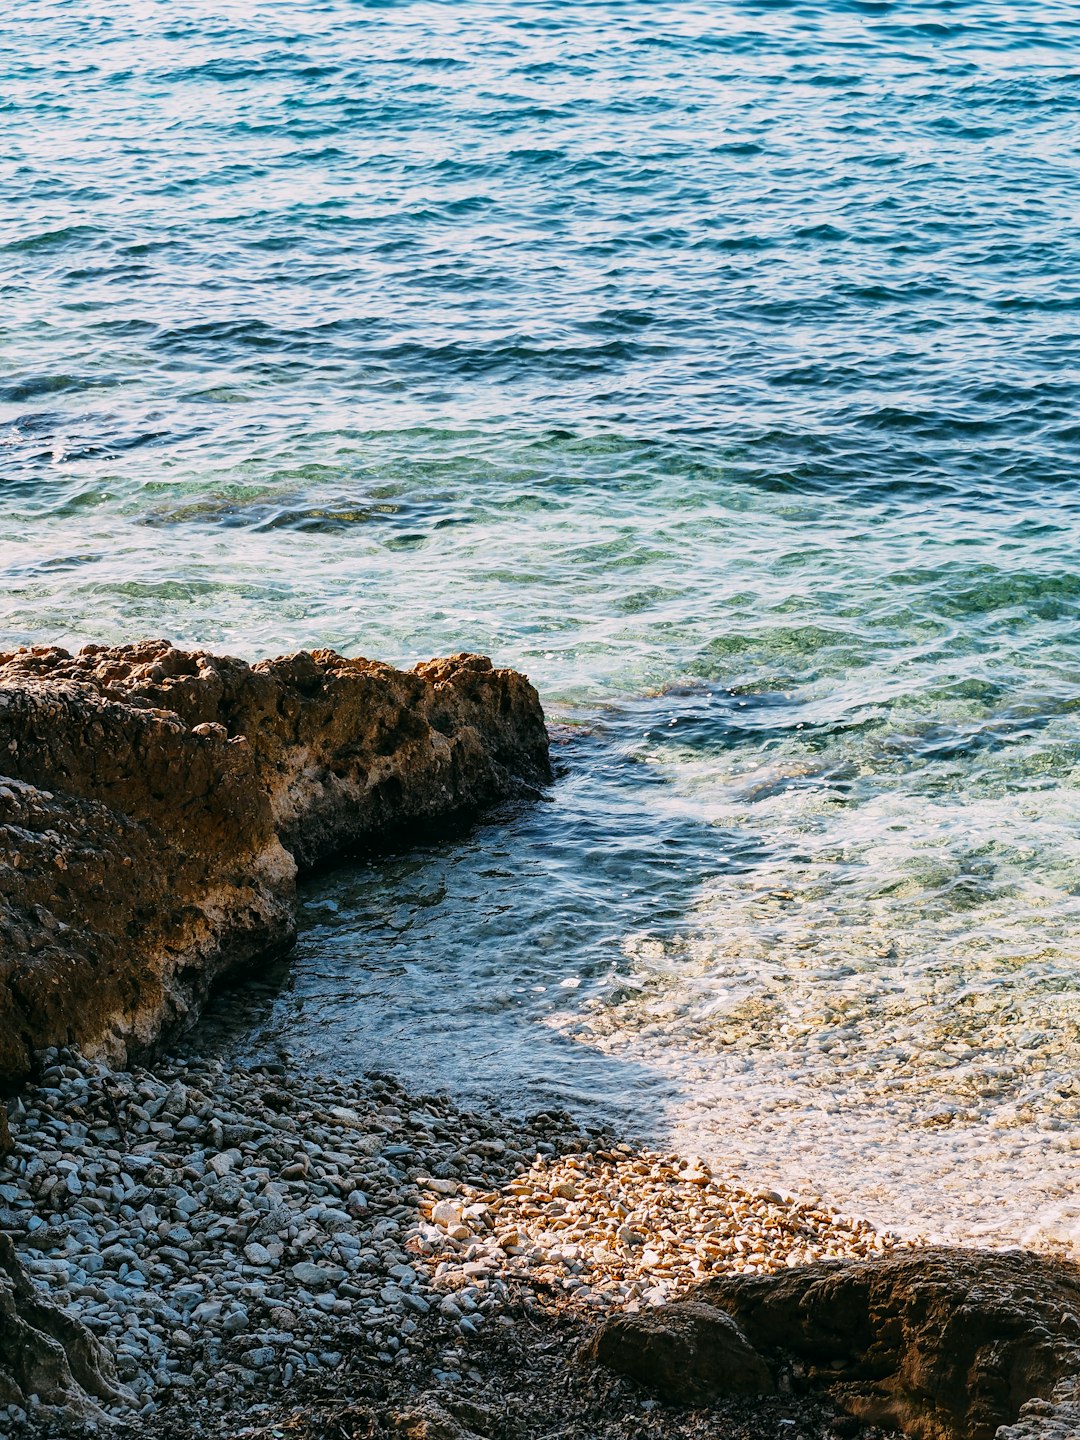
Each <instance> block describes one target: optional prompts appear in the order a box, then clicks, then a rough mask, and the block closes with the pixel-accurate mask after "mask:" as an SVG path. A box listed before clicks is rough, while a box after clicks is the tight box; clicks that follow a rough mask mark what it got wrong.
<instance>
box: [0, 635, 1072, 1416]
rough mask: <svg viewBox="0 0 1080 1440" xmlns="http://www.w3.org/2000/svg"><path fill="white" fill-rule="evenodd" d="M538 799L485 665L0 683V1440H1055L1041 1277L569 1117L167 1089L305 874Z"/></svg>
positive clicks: (540, 758)
mask: <svg viewBox="0 0 1080 1440" xmlns="http://www.w3.org/2000/svg"><path fill="white" fill-rule="evenodd" d="M549 776H550V767H549V759H548V741H547V734H546V730H545V727H544V719H543V712H542V710H541V707H540V702H539V698H538V697H537V695H536V692H535V690H533V688H532V686H530V685H529V683H528V681H527V680H526V679H525V678H524V677H523V676H521V675H518V674H516V673H515V672H513V671H506V670H495V669H494V668H493V667H492V666H491V663H490V661H488V660H486V659H485V658H483V657H480V656H469V655H460V656H454V657H451V658H450V659H448V660H442V661H432V662H430V663H429V664H427V665H421V666H418V667H416V669H415V670H413V671H411V672H402V671H397V670H394V669H392V667H389V666H385V665H380V664H378V663H376V662H371V661H367V660H348V659H345V658H343V657H341V656H339V655H336V654H334V653H333V652H330V651H316V652H313V653H311V654H307V653H301V654H298V655H293V656H286V657H283V658H281V659H279V660H274V661H266V662H262V663H261V664H258V665H254V666H250V665H247V664H246V663H245V662H243V661H239V660H233V659H229V658H227V657H220V656H213V655H209V654H207V653H205V652H201V651H195V652H187V651H181V650H177V649H175V648H174V647H172V646H171V645H169V644H168V643H167V642H164V641H153V642H146V643H144V644H142V645H137V646H128V647H120V648H116V649H103V648H101V647H96V646H89V647H86V649H84V650H83V651H82V652H80V653H79V655H77V656H72V655H70V654H68V653H67V652H66V651H63V650H59V649H56V648H37V649H24V650H20V651H17V652H13V653H12V654H8V655H0V1092H2V1091H4V1090H6V1091H7V1093H9V1094H12V1093H14V1092H16V1091H17V1092H18V1093H17V1095H16V1098H15V1099H14V1100H13V1101H12V1104H11V1132H10V1134H8V1133H7V1130H6V1127H0V1151H3V1152H6V1153H5V1156H4V1158H3V1160H2V1161H0V1432H2V1433H8V1432H9V1431H10V1433H11V1434H13V1435H14V1434H17V1433H22V1432H25V1433H26V1434H27V1435H32V1436H41V1437H44V1436H48V1437H68V1436H74V1435H76V1434H79V1433H84V1434H85V1433H95V1432H96V1433H102V1432H109V1433H123V1434H128V1433H130V1434H137V1435H140V1436H144V1435H145V1436H148V1437H151V1440H153V1437H161V1440H165V1437H166V1436H167V1437H168V1440H188V1437H190V1440H204V1437H209V1436H211V1435H213V1436H214V1437H215V1440H216V1437H221V1436H229V1435H236V1436H246V1437H250V1440H256V1437H271V1436H273V1437H280V1440H285V1437H288V1436H293V1437H297V1440H316V1437H318V1440H322V1437H324V1436H326V1437H329V1436H331V1435H332V1436H334V1437H335V1440H338V1437H345V1440H361V1437H364V1440H367V1437H393V1436H398V1437H404V1440H557V1437H564V1436H565V1437H568V1440H587V1437H588V1440H604V1437H607V1440H624V1437H625V1440H629V1437H631V1436H634V1437H637V1436H642V1437H646V1440H651V1437H656V1440H660V1437H661V1436H664V1437H678V1440H683V1437H685V1440H720V1437H721V1436H723V1437H725V1440H750V1437H755V1440H760V1437H772V1436H775V1437H777V1440H779V1437H786V1440H831V1437H834V1436H835V1437H839V1436H848V1437H852V1436H862V1437H866V1440H869V1437H871V1436H874V1435H879V1434H881V1433H883V1432H882V1430H880V1429H878V1428H875V1427H885V1429H886V1430H888V1429H889V1427H895V1428H897V1429H900V1430H902V1431H903V1433H904V1434H907V1435H910V1436H913V1437H916V1440H993V1437H995V1436H996V1437H997V1440H1029V1437H1033V1436H1036V1435H1040V1436H1047V1437H1055V1440H1057V1437H1060V1440H1066V1437H1070V1436H1072V1437H1075V1436H1076V1435H1077V1434H1078V1433H1080V1318H1078V1317H1080V1269H1078V1267H1077V1266H1075V1265H1073V1264H1071V1263H1069V1262H1067V1261H1065V1260H1055V1259H1051V1258H1048V1257H1045V1256H1039V1255H1035V1254H1029V1253H1024V1252H1007V1253H1002V1254H994V1253H989V1252H979V1251H974V1250H934V1249H925V1248H919V1247H913V1246H912V1244H911V1242H909V1241H905V1240H903V1239H901V1238H900V1237H898V1236H894V1235H887V1234H881V1233H879V1232H877V1231H876V1230H874V1228H873V1227H872V1226H870V1225H868V1224H866V1223H865V1222H859V1221H854V1220H851V1219H845V1218H844V1217H842V1216H840V1215H837V1214H836V1213H834V1212H832V1211H830V1210H827V1209H824V1208H822V1207H821V1206H820V1205H815V1204H811V1203H807V1202H802V1201H800V1200H798V1199H797V1198H796V1197H794V1196H789V1195H786V1194H782V1193H779V1192H776V1191H761V1192H754V1191H753V1190H749V1189H747V1188H745V1187H744V1186H742V1185H740V1184H738V1183H736V1182H735V1181H734V1180H733V1179H731V1178H730V1177H724V1176H722V1175H718V1174H714V1173H713V1171H712V1170H711V1169H710V1167H709V1165H708V1164H706V1163H705V1162H704V1161H702V1160H700V1159H696V1158H694V1157H678V1156H673V1155H664V1154H661V1153H658V1152H656V1151H653V1150H649V1149H647V1148H644V1147H641V1146H639V1145H635V1144H633V1143H631V1142H630V1141H628V1140H627V1139H625V1138H623V1137H616V1136H611V1135H606V1134H602V1133H595V1132H587V1131H583V1130H581V1129H580V1128H579V1127H578V1126H577V1125H575V1123H574V1122H573V1120H572V1119H571V1118H570V1117H569V1116H567V1115H563V1114H541V1115H537V1116H534V1117H532V1118H531V1119H529V1120H526V1121H511V1120H509V1119H507V1118H506V1117H503V1116H499V1115H495V1114H480V1113H475V1112H469V1111H465V1110H463V1109H461V1108H460V1107H458V1106H456V1105H455V1104H453V1102H452V1101H451V1100H450V1099H449V1098H447V1097H440V1096H420V1095H410V1094H408V1093H406V1092H405V1091H404V1090H403V1089H402V1088H401V1086H400V1085H398V1084H397V1083H396V1082H395V1081H394V1080H393V1079H391V1078H390V1077H387V1076H381V1075H369V1076H367V1077H365V1078H364V1079H362V1080H359V1081H355V1082H346V1081H342V1080H338V1079H334V1078H327V1077H311V1076H304V1077H297V1076H295V1075H293V1074H291V1073H290V1071H289V1068H288V1066H287V1064H286V1063H285V1062H282V1063H280V1064H273V1065H262V1066H256V1067H252V1068H249V1069H242V1068H239V1069H225V1068H224V1067H223V1066H222V1065H221V1064H220V1063H219V1062H216V1061H213V1060H199V1059H190V1058H187V1059H183V1058H177V1057H175V1056H174V1057H172V1058H162V1056H161V1048H160V1047H161V1042H162V1037H166V1036H169V1035H172V1034H174V1033H175V1032H176V1031H177V1030H179V1029H182V1028H183V1027H184V1026H185V1024H187V1023H189V1022H190V1021H191V1019H192V1018H193V1017H194V1016H195V1015H196V1014H197V1013H198V1010H199V1007H200V1005H201V1003H202V1000H203V999H204V998H205V996H206V995H207V994H208V993H209V991H210V989H211V988H212V987H213V986H214V985H215V984H217V983H218V982H219V981H220V980H221V978H222V977H224V976H226V975H228V974H230V973H232V972H234V971H235V970H237V969H238V968H240V967H242V966H246V965H250V964H253V963H257V962H258V961H259V960H260V959H261V958H263V957H266V956H269V955H272V954H274V953H276V952H278V951H280V950H283V949H285V948H287V947H288V945H289V944H290V943H291V940H292V936H293V930H294V917H293V903H294V887H295V881H296V876H297V874H298V873H300V872H302V871H303V870H306V869H311V868H313V867H316V866H319V865H322V864H325V863H328V862H329V861H330V860H331V859H333V858H334V857H335V856H338V855H341V854H345V853H348V852H350V851H356V850H360V849H364V848H370V847H375V846H380V845H385V844H387V843H388V842H392V841H393V840H395V839H396V838H398V837H403V836H406V835H409V834H412V835H417V834H420V835H429V834H431V833H432V831H433V830H434V829H437V828H445V827H446V826H449V825H452V824H455V823H458V822H460V821H461V820H462V819H463V818H466V817H471V816H474V815H476V814H478V813H480V812H481V811H482V810H484V809H485V808H487V807H489V806H491V805H496V804H499V803H500V802H503V801H505V800H507V799H510V798H513V797H514V796H520V795H526V794H531V795H535V794H536V793H537V789H538V787H540V786H542V785H543V784H544V783H545V781H546V780H547V779H548V778H549ZM155 1054H156V1055H157V1057H158V1058H156V1059H154V1058H152V1057H153V1056H154V1055H155ZM140 1058H142V1059H143V1060H144V1061H145V1062H146V1063H145V1064H144V1065H143V1066H140V1065H139V1064H138V1063H137V1062H138V1060H139V1059H140ZM123 1066H126V1067H127V1068H126V1069H125V1068H118V1067H123ZM0 1114H2V1111H0Z"/></svg>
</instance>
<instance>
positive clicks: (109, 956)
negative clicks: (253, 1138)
mask: <svg viewBox="0 0 1080 1440" xmlns="http://www.w3.org/2000/svg"><path fill="white" fill-rule="evenodd" d="M549 773H550V772H549V767H548V752H547V735H546V731H545V728H544V721H543V712H542V710H541V708H540V703H539V699H538V697H537V695H536V691H535V690H534V689H533V687H532V686H531V685H530V684H529V683H528V681H527V680H526V679H525V678H524V677H523V676H521V675H518V674H516V673H515V672H513V671H509V670H494V669H493V668H492V666H491V663H490V661H488V660H486V659H484V658H483V657H480V656H475V655H458V656H454V657H452V658H451V659H448V660H436V661H431V662H430V663H429V664H426V665H421V666H418V667H417V668H416V669H415V670H413V671H411V672H408V673H404V672H402V671H398V670H395V669H393V668H392V667H391V666H388V665H382V664H378V663H376V662H373V661H368V660H348V659H344V658H343V657H342V656H340V655H336V654H334V653H333V652H332V651H316V652H315V653H313V654H307V653H301V654H298V655H291V656H286V657H284V658H282V659H278V660H270V661H265V662H262V663H261V664H258V665H248V664H246V663H245V662H244V661H241V660H235V659H230V658H226V657H221V656H214V655H209V654H206V653H203V652H189V651H182V650H177V649H174V648H173V647H172V646H170V645H168V644H167V643H166V642H164V641H151V642H147V643H144V644H140V645H133V646H125V647H121V648H117V649H103V648H101V647H97V646H88V647H87V648H86V649H85V650H83V651H81V652H80V653H79V654H78V655H74V656H73V655H70V654H68V652H67V651H64V650H60V649H56V648H42V649H29V650H20V651H16V652H15V653H13V654H10V655H0V1084H7V1085H9V1086H10V1085H11V1084H14V1083H17V1082H18V1081H19V1080H21V1079H22V1078H23V1077H24V1076H25V1075H26V1074H27V1072H28V1069H29V1067H30V1063H31V1056H32V1053H33V1051H34V1050H35V1049H36V1048H38V1047H43V1046H51V1045H66V1044H77V1045H81V1046H82V1047H83V1048H85V1049H87V1050H88V1051H89V1052H91V1053H94V1052H98V1053H104V1054H106V1055H108V1056H109V1057H110V1058H111V1059H113V1060H122V1059H123V1058H124V1057H125V1055H126V1054H127V1053H128V1052H129V1051H132V1050H138V1049H142V1048H144V1047H145V1046H147V1045H148V1044H150V1043H151V1042H152V1041H153V1040H154V1039H155V1038H156V1036H157V1035H158V1034H159V1033H161V1031H162V1030H168V1029H170V1028H174V1027H175V1026H176V1025H177V1024H178V1023H180V1022H182V1021H183V1020H184V1019H185V1018H186V1017H188V1016H190V1015H191V1014H192V1013H193V1012H194V1011H195V1010H196V1009H197V1008H198V1005H199V1003H200V1002H201V1000H202V999H203V998H204V996H205V995H206V993H207V992H208V990H209V988H210V987H211V986H212V985H213V984H214V983H215V981H217V980H218V979H219V978H220V977H221V976H222V975H223V974H224V973H225V972H227V971H229V970H232V969H235V968H237V967H239V966H243V965H246V964H250V963H251V962H252V961H253V960H255V959H256V958H258V957H261V956H265V955H268V954H272V953H275V952H280V951H281V950H283V949H285V948H286V947H287V946H288V945H289V944H290V943H291V940H292V938H293V933H294V919H293V898H294V885H295V877H296V873H297V868H298V867H299V868H300V869H308V868H311V867H312V866H315V865H319V864H322V863H325V862H327V861H328V860H330V859H331V858H333V857H334V856H337V855H340V854H342V853H343V852H346V851H349V850H356V849H359V848H361V847H368V846H378V845H385V844H386V843H388V842H389V841H391V840H393V839H395V838H397V837H399V836H401V835H405V834H410V833H411V834H414V835H415V834H418V833H421V834H422V833H430V832H431V831H432V830H433V829H434V828H435V827H440V826H445V825H447V824H448V823H450V822H451V821H455V820H457V819H459V818H461V817H465V816H471V815H475V814H477V813H478V812H479V811H481V810H483V809H484V808H486V807H488V806H490V805H492V804H495V803H497V802H499V801H501V800H505V799H507V798H508V797H511V796H513V795H515V794H520V793H523V792H527V793H535V787H536V786H538V785H540V784H542V783H543V782H544V781H545V780H546V779H547V778H548V777H549Z"/></svg>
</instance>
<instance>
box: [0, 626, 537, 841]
mask: <svg viewBox="0 0 1080 1440" xmlns="http://www.w3.org/2000/svg"><path fill="white" fill-rule="evenodd" d="M35 681H36V682H41V681H45V682H47V684H48V686H49V690H50V692H53V693H55V692H56V690H57V687H60V689H61V692H62V693H63V692H66V690H67V687H69V686H72V685H74V686H77V687H79V693H80V694H82V695H85V694H86V693H87V692H88V691H92V692H94V693H95V694H96V695H97V696H99V697H100V698H101V699H102V700H103V701H111V702H113V703H116V704H119V705H121V706H123V707H138V708H141V709H143V710H144V711H150V712H151V713H152V712H153V711H155V710H156V711H158V712H165V713H167V714H171V715H175V716H176V717H177V718H178V719H179V721H180V722H181V724H182V726H183V728H184V731H185V732H186V733H187V734H193V733H194V734H201V735H202V736H203V737H204V738H206V739H213V740H214V741H215V742H216V746H217V750H216V752H215V757H216V756H217V755H219V754H220V753H221V747H223V746H226V745H228V744H229V743H230V742H236V741H238V740H240V739H241V738H242V741H243V744H244V745H245V747H246V750H247V754H248V757H249V759H248V761H247V762H246V763H248V764H250V765H251V766H252V767H253V768H254V771H255V773H256V774H257V775H258V778H259V780H260V782H261V786H262V787H263V789H264V791H265V794H266V795H267V797H268V798H269V802H270V810H271V815H272V820H273V826H274V828H275V829H276V831H277V833H278V835H279V836H280V838H281V840H282V842H283V843H284V845H285V846H286V848H287V849H288V850H289V851H290V852H291V853H292V854H293V855H294V856H295V858H296V860H297V863H298V864H299V865H300V867H301V869H306V868H309V867H310V866H313V865H317V864H319V863H321V862H323V861H325V860H328V859H330V858H332V857H333V856H335V855H338V854H340V853H341V851H342V850H345V849H348V848H349V847H352V846H361V845H364V844H368V843H371V842H372V841H373V840H378V839H385V838H386V837H387V835H388V834H391V833H393V832H395V831H408V830H411V829H414V828H415V827H416V825H417V824H419V823H425V824H430V823H431V822H433V821H438V820H445V819H448V818H450V817H451V816H456V815H467V814H475V813H477V812H479V811H480V810H482V809H484V808H485V807H487V806H490V805H492V804H494V803H496V802H498V801H500V800H504V799H506V798H507V796H509V795H512V794H514V793H515V792H516V791H519V790H520V789H521V788H522V786H523V785H530V784H531V785H533V786H537V785H542V784H544V783H545V782H546V781H547V780H548V779H549V778H550V767H549V762H548V741H547V731H546V729H545V727H544V717H543V711H542V710H541V708H540V701H539V697H538V696H537V693H536V691H535V690H534V689H533V687H532V686H531V685H530V684H529V682H528V680H526V679H525V677H524V676H523V675H519V674H518V673H517V672H516V671H513V670H495V669H493V668H492V665H491V662H490V660H487V659H485V658H484V657H483V656H481V655H454V656H451V657H450V658H449V659H446V660H432V661H429V662H428V663H427V664H424V665H418V666H417V667H416V669H415V670H412V671H408V672H405V671H401V670H395V669H394V668H393V666H391V665H384V664H381V663H379V662H377V661H374V660H363V659H355V660H349V659H346V658H344V657H343V656H341V655H337V654H335V653H334V651H332V650H316V651H314V652H313V653H311V654H308V653H307V652H301V653H299V654H296V655H286V656H283V657H282V658H280V659H277V660H265V661H262V662H260V663H259V664H257V665H248V664H247V663H246V662H245V661H243V660H235V659H231V658H229V657H227V656H220V655H210V654H207V653H206V652H205V651H185V650H177V649H174V648H173V647H172V646H170V645H168V644H167V643H166V642H165V641H161V640H154V641H147V642H145V643H143V644H140V645H131V646H124V647H121V648H118V649H101V648H98V647H95V646H88V647H87V648H86V649H85V650H83V651H81V652H80V653H79V654H78V655H77V656H71V655H68V654H67V652H66V651H63V650H57V649H47V650H29V651H27V650H24V651H20V652H18V653H16V654H15V655H12V656H8V657H4V656H0V687H3V686H6V685H19V684H23V683H26V682H35ZM0 723H2V722H0ZM48 740H49V744H50V745H51V746H52V747H53V750H52V751H51V752H50V753H49V755H48V763H47V764H46V766H45V771H46V775H45V783H46V784H51V783H53V772H54V769H55V762H54V759H53V756H54V754H55V746H56V745H57V739H56V737H55V736H49V737H48ZM2 753H3V752H2V749H0V755H2ZM75 758H76V763H75V767H74V768H75V771H76V773H78V772H80V771H81V768H82V767H83V766H85V764H86V760H85V759H81V760H80V759H79V757H78V756H76V757H75ZM12 773H15V774H18V775H21V776H22V777H23V778H24V779H35V780H36V779H38V776H37V775H34V774H27V773H26V769H25V768H21V769H18V770H15V771H14V772H12ZM77 793H80V794H81V793H84V792H82V791H79V792H77ZM95 798H104V797H100V796H98V795H97V793H96V791H95Z"/></svg>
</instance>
